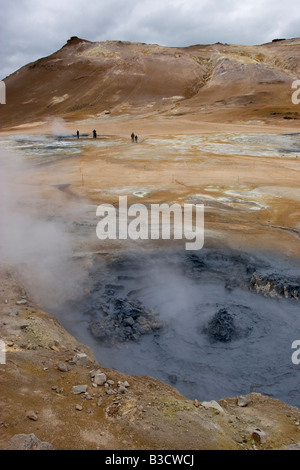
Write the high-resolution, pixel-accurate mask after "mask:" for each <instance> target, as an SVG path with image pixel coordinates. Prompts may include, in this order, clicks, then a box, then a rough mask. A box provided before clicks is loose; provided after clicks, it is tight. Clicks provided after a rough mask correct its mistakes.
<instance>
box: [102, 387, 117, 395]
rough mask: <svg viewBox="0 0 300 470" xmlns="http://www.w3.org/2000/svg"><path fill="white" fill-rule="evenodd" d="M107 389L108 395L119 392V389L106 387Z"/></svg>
mask: <svg viewBox="0 0 300 470" xmlns="http://www.w3.org/2000/svg"><path fill="white" fill-rule="evenodd" d="M105 391H106V393H107V395H114V394H115V393H117V390H113V389H112V388H110V387H106V389H105Z"/></svg>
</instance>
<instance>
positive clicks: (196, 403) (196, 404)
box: [193, 398, 200, 408]
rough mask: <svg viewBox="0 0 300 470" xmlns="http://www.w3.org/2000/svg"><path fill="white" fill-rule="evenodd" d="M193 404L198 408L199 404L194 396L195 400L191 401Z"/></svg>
mask: <svg viewBox="0 0 300 470" xmlns="http://www.w3.org/2000/svg"><path fill="white" fill-rule="evenodd" d="M193 405H194V406H195V407H196V408H198V406H199V405H200V403H199V401H198V400H197V398H195V400H194V401H193Z"/></svg>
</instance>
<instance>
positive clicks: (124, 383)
mask: <svg viewBox="0 0 300 470" xmlns="http://www.w3.org/2000/svg"><path fill="white" fill-rule="evenodd" d="M123 385H124V387H126V388H128V387H130V385H129V383H128V382H127V380H125V382H123Z"/></svg>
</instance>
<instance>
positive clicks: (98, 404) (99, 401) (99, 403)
mask: <svg viewBox="0 0 300 470" xmlns="http://www.w3.org/2000/svg"><path fill="white" fill-rule="evenodd" d="M102 400H103V398H102V397H99V398H98V401H97V406H101V405H102Z"/></svg>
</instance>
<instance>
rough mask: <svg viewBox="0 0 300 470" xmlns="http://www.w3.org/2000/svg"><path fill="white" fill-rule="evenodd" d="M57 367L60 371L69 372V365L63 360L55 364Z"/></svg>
mask: <svg viewBox="0 0 300 470" xmlns="http://www.w3.org/2000/svg"><path fill="white" fill-rule="evenodd" d="M57 368H58V370H60V371H61V372H69V370H70V369H69V367H68V365H67V364H66V363H65V362H60V363H59V364H58V365H57Z"/></svg>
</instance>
